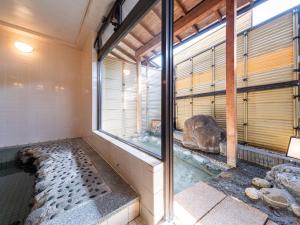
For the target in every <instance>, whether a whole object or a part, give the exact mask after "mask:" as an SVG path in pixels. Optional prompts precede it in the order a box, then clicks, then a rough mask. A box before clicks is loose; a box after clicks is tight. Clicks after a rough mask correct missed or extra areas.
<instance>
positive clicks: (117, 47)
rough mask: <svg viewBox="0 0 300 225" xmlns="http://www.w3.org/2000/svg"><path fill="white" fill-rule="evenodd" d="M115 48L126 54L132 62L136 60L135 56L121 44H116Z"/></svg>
mask: <svg viewBox="0 0 300 225" xmlns="http://www.w3.org/2000/svg"><path fill="white" fill-rule="evenodd" d="M115 49H117V50H118V51H119V52H121V53H122V54H123V55H125V56H127V57H128V58H130V59H131V60H133V61H134V62H135V61H136V58H135V57H134V56H133V55H132V54H130V53H129V52H128V51H127V50H126V49H124V48H122V47H121V46H116V47H115Z"/></svg>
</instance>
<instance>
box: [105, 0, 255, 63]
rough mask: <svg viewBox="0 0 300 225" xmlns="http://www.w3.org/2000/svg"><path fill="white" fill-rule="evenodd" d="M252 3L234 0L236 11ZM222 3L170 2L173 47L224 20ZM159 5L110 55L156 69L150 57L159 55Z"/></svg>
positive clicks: (201, 0) (214, 0) (221, 0)
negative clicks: (172, 3) (172, 8)
mask: <svg viewBox="0 0 300 225" xmlns="http://www.w3.org/2000/svg"><path fill="white" fill-rule="evenodd" d="M252 1H253V0H237V4H238V5H237V7H238V9H240V8H242V7H244V6H246V5H248V4H250V3H252ZM225 10H226V5H225V0H174V44H178V43H180V42H182V41H183V40H185V39H186V38H188V37H190V36H192V35H194V34H196V33H198V32H199V31H201V30H203V29H205V28H206V27H208V26H209V25H211V24H214V23H216V22H218V21H220V20H222V19H223V18H224V17H225ZM160 45H161V2H159V3H158V4H157V5H155V6H154V7H153V8H152V9H151V10H150V11H149V13H148V14H147V15H146V16H145V17H144V18H143V19H142V20H141V21H140V22H139V23H138V24H137V25H136V26H135V27H134V28H133V29H132V30H131V31H130V32H129V33H128V34H127V35H126V36H125V38H123V40H122V41H121V42H120V43H119V44H118V46H116V47H115V48H114V49H113V51H112V52H111V53H110V56H112V57H116V58H119V59H122V60H125V61H130V62H136V61H137V60H141V61H142V62H143V63H144V64H146V63H149V64H150V65H151V66H157V65H155V64H154V62H153V61H150V59H152V58H153V57H155V56H157V55H159V54H160Z"/></svg>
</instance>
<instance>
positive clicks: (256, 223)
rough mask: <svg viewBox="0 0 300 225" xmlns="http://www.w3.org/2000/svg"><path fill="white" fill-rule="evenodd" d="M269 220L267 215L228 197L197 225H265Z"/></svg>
mask: <svg viewBox="0 0 300 225" xmlns="http://www.w3.org/2000/svg"><path fill="white" fill-rule="evenodd" d="M203 194H205V192H203ZM267 219H268V216H267V214H265V213H263V212H261V211H260V210H258V209H255V208H253V207H251V206H249V205H247V204H246V203H244V202H242V201H240V200H238V199H236V198H233V197H229V196H228V197H226V198H225V199H224V200H223V201H222V202H221V203H220V204H218V205H217V206H216V207H215V208H214V209H212V210H211V211H210V212H209V213H208V214H207V215H206V216H204V217H203V218H202V219H201V220H200V221H198V223H196V224H198V225H200V224H201V225H219V224H222V225H264V224H265V222H266V221H267Z"/></svg>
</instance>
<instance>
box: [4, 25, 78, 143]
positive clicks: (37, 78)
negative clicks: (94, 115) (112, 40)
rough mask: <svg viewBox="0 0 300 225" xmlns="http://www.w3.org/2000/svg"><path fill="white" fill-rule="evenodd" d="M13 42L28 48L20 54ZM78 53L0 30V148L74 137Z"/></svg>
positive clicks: (76, 134) (67, 48)
mask: <svg viewBox="0 0 300 225" xmlns="http://www.w3.org/2000/svg"><path fill="white" fill-rule="evenodd" d="M15 41H22V42H25V43H27V44H30V45H32V46H33V48H34V51H33V52H32V53H21V52H19V51H18V50H17V49H16V48H15V47H14V42H15ZM80 57H81V52H80V51H79V50H76V49H74V48H71V47H68V46H66V45H62V44H58V43H54V42H51V41H46V40H41V39H37V38H33V37H29V36H26V35H23V34H20V33H16V32H12V31H7V30H4V29H2V28H1V29H0V147H5V146H13V145H20V144H27V143H33V142H39V141H47V140H55V139H62V138H67V137H76V136H80V114H81V113H80V110H81V108H80V99H79V98H78V97H79V94H80V92H79V87H80V67H81V65H80V63H81V60H80V59H81V58H80Z"/></svg>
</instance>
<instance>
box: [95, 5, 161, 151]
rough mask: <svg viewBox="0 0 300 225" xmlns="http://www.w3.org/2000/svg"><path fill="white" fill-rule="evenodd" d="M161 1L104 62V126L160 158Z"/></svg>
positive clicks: (119, 136) (118, 136)
mask: <svg viewBox="0 0 300 225" xmlns="http://www.w3.org/2000/svg"><path fill="white" fill-rule="evenodd" d="M160 15H161V3H160V2H159V3H157V4H156V5H155V6H154V7H153V8H152V9H151V10H150V11H149V12H148V13H147V15H145V16H144V18H142V19H141V20H140V21H139V22H138V23H137V25H136V26H135V27H134V28H133V29H131V30H130V31H129V32H128V34H127V35H125V37H124V38H122V40H121V41H120V42H119V43H118V45H117V46H116V47H115V48H113V50H112V51H111V52H110V53H109V54H108V55H107V56H106V57H105V58H104V60H103V61H102V62H101V76H102V84H101V87H102V99H101V100H102V105H101V115H102V118H101V124H102V125H101V129H102V130H103V131H106V132H108V133H110V134H112V135H114V136H116V137H117V138H120V139H122V140H124V141H126V142H128V143H130V144H133V145H135V146H137V147H139V148H141V149H142V150H144V151H146V152H148V153H150V154H153V155H155V156H157V157H161V131H160V130H161V67H160V64H161V63H160V62H157V61H158V58H159V59H160V56H159V55H160V49H161V40H160V38H159V37H160V32H161V19H160Z"/></svg>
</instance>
